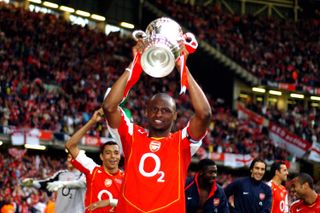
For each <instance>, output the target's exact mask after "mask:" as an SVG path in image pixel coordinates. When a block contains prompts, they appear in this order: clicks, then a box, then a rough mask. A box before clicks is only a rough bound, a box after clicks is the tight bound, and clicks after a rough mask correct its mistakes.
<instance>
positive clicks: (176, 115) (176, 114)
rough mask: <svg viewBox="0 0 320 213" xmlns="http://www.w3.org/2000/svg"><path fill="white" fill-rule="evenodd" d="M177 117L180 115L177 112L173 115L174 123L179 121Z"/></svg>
mask: <svg viewBox="0 0 320 213" xmlns="http://www.w3.org/2000/svg"><path fill="white" fill-rule="evenodd" d="M177 117H178V113H177V111H176V112H175V113H174V115H173V120H174V121H176V120H177Z"/></svg>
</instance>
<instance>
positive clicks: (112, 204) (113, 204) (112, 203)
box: [110, 198, 118, 207]
mask: <svg viewBox="0 0 320 213" xmlns="http://www.w3.org/2000/svg"><path fill="white" fill-rule="evenodd" d="M117 204H118V199H113V198H111V199H110V206H112V207H115V206H117Z"/></svg>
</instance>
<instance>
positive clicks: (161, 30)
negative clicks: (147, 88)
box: [132, 17, 184, 78]
mask: <svg viewBox="0 0 320 213" xmlns="http://www.w3.org/2000/svg"><path fill="white" fill-rule="evenodd" d="M132 36H133V38H134V39H135V40H137V41H138V40H141V41H142V55H141V66H142V69H143V70H144V72H145V73H147V74H148V75H150V76H152V77H154V78H162V77H165V76H167V75H168V74H170V73H171V72H172V70H173V69H174V67H175V61H176V59H177V58H178V57H179V55H180V48H181V46H182V44H183V43H184V38H183V31H182V29H181V27H180V25H179V24H178V23H177V22H175V21H174V20H172V19H170V18H166V17H162V18H158V19H156V20H154V21H152V22H151V23H150V24H149V25H148V26H147V28H146V31H145V32H144V31H141V30H136V31H134V32H133V33H132Z"/></svg>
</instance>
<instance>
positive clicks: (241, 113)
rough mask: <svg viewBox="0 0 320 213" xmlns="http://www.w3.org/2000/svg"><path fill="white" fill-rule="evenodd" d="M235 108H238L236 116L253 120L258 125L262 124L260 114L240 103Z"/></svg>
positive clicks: (262, 120)
mask: <svg viewBox="0 0 320 213" xmlns="http://www.w3.org/2000/svg"><path fill="white" fill-rule="evenodd" d="M237 109H238V118H239V119H248V120H251V121H253V122H255V123H256V124H258V125H259V126H261V125H263V122H264V117H262V116H261V115H259V114H257V113H255V112H253V111H251V110H249V109H247V108H246V107H245V106H244V105H243V104H241V103H238V104H237Z"/></svg>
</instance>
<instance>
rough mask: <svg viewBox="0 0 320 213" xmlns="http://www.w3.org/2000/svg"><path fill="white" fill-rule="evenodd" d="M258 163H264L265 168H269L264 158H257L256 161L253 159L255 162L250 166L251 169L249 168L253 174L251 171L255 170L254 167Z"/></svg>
mask: <svg viewBox="0 0 320 213" xmlns="http://www.w3.org/2000/svg"><path fill="white" fill-rule="evenodd" d="M258 162H261V163H264V165H265V167H267V164H266V162H265V161H264V160H263V159H262V158H255V159H253V161H252V162H251V164H250V167H249V169H250V172H251V170H252V169H253V167H254V165H255V164H256V163H258Z"/></svg>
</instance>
